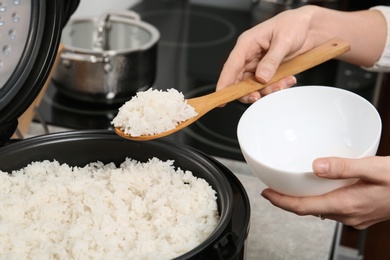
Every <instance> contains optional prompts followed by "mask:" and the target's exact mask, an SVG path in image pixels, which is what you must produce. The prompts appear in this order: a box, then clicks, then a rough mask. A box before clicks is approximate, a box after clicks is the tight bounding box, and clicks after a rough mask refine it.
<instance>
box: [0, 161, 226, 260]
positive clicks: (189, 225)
mask: <svg viewBox="0 0 390 260" xmlns="http://www.w3.org/2000/svg"><path fill="white" fill-rule="evenodd" d="M173 163H174V162H173V161H161V160H159V159H157V158H152V159H150V160H149V161H148V162H139V161H136V160H132V159H126V160H125V161H124V162H123V163H122V164H121V165H120V166H119V167H117V166H115V165H114V163H109V164H103V163H101V162H93V163H90V164H88V165H86V166H85V167H71V166H69V165H67V164H60V163H59V162H57V161H42V162H33V163H31V164H29V165H28V166H26V167H25V168H23V169H20V170H18V171H14V172H12V173H8V174H7V173H5V172H1V174H0V178H1V179H0V183H1V184H0V185H1V189H0V196H1V198H0V205H1V212H0V255H1V256H2V258H7V259H88V258H89V259H171V258H174V257H177V256H179V255H182V254H184V253H186V252H188V251H190V250H191V249H193V248H194V247H196V246H197V245H199V244H200V243H202V241H204V240H205V239H206V238H207V237H208V236H209V235H210V234H211V233H212V232H213V231H214V229H215V228H216V226H217V223H218V221H219V214H218V209H217V202H216V192H215V191H214V190H213V189H212V187H211V186H210V185H209V184H208V183H207V182H206V181H205V180H204V179H202V178H197V177H195V176H193V174H192V173H191V172H190V171H184V170H182V169H180V168H177V169H175V167H174V166H173Z"/></svg>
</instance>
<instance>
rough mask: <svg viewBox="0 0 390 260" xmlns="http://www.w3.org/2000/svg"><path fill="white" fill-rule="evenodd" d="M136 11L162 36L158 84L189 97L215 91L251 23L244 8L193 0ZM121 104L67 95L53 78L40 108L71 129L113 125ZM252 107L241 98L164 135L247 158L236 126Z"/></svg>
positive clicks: (214, 152) (215, 152) (231, 156)
mask: <svg viewBox="0 0 390 260" xmlns="http://www.w3.org/2000/svg"><path fill="white" fill-rule="evenodd" d="M132 10H134V11H136V12H137V13H139V14H140V16H141V19H142V20H143V21H145V22H147V23H150V24H152V25H154V26H155V27H156V28H157V29H158V30H159V31H160V34H161V39H160V41H159V44H158V57H157V75H156V80H155V84H154V86H153V88H156V89H163V90H165V89H169V88H176V89H178V90H179V91H180V92H182V93H183V94H184V96H185V97H186V98H191V97H195V96H200V95H204V94H207V93H211V92H213V91H215V84H216V82H217V80H218V76H219V72H220V70H221V68H222V66H223V63H224V61H225V60H226V58H227V56H228V54H229V52H230V50H231V49H232V47H233V46H234V44H235V41H236V39H237V37H238V35H239V34H240V33H241V32H243V31H244V30H246V29H247V28H249V27H250V16H249V14H248V12H246V11H243V10H230V9H223V8H218V7H209V6H202V5H195V4H190V3H188V1H148V0H146V1H143V2H141V3H140V4H138V5H136V6H134V7H133V8H132ZM121 105H122V104H97V103H88V102H85V101H78V100H74V99H73V98H69V97H67V96H64V95H63V94H62V93H60V92H59V91H58V90H57V87H56V85H55V84H54V83H53V82H52V83H51V84H50V86H49V88H48V89H47V91H46V93H45V95H44V97H43V100H42V102H41V105H40V107H39V110H40V113H41V114H42V117H43V118H44V120H45V121H46V123H47V124H53V125H58V126H62V127H66V128H71V129H112V126H111V124H110V121H111V120H112V118H113V117H114V116H115V115H116V113H117V110H118V108H119V106H121ZM246 108H247V105H244V104H242V103H240V102H238V101H235V102H231V103H229V104H228V105H227V106H226V107H224V108H217V109H214V110H213V111H210V112H209V113H208V114H206V115H205V116H203V117H202V118H201V119H200V120H199V121H197V122H195V123H194V124H192V125H190V126H189V127H187V128H185V129H183V130H182V131H180V132H178V133H175V134H173V135H171V136H168V137H165V139H169V140H173V141H176V142H181V143H184V144H187V145H189V146H191V147H193V148H195V149H199V150H201V151H203V152H205V153H207V154H210V155H214V156H219V157H223V158H229V159H234V160H244V159H243V156H242V154H241V151H240V149H239V145H238V141H237V136H236V128H237V124H238V121H239V119H240V117H241V115H242V113H243V112H244V111H245V109H246Z"/></svg>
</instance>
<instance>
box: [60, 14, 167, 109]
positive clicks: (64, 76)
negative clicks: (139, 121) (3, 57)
mask: <svg viewBox="0 0 390 260" xmlns="http://www.w3.org/2000/svg"><path fill="white" fill-rule="evenodd" d="M159 37H160V34H159V32H158V30H157V29H156V28H155V27H154V26H152V25H150V24H148V23H145V22H143V21H141V19H140V17H139V15H138V14H137V13H135V12H131V11H120V12H118V11H116V12H114V11H112V12H107V13H104V14H103V15H102V16H101V17H88V18H77V19H71V20H70V21H69V23H68V24H67V25H66V27H65V28H64V30H63V33H62V44H63V45H64V50H63V52H62V53H61V56H60V61H59V64H58V66H57V68H56V69H55V71H54V74H53V81H54V82H55V83H56V86H57V88H58V90H59V91H60V92H62V93H63V94H65V95H68V96H70V97H72V98H74V99H79V100H84V101H90V102H100V103H124V102H125V101H127V100H129V99H130V98H131V97H132V96H134V94H135V93H136V92H137V91H140V90H146V89H147V88H149V87H151V86H152V85H153V83H154V79H155V75H156V59H157V42H158V39H159Z"/></svg>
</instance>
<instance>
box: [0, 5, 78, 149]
mask: <svg viewBox="0 0 390 260" xmlns="http://www.w3.org/2000/svg"><path fill="white" fill-rule="evenodd" d="M78 3H79V0H24V1H21V0H4V1H0V142H1V144H3V143H5V142H7V141H8V140H9V138H11V136H12V135H13V133H14V132H15V130H16V127H17V124H18V123H17V119H18V117H20V116H21V115H22V114H23V112H24V111H25V110H26V109H27V108H28V107H29V106H30V104H31V103H32V102H33V101H34V100H35V98H36V96H37V95H38V94H39V92H40V90H41V89H42V87H43V85H44V83H45V81H46V79H47V77H48V75H49V73H50V69H51V67H52V65H53V63H54V59H55V57H56V54H57V49H58V45H59V41H60V38H61V32H62V28H63V26H64V25H65V24H66V22H67V21H68V19H69V17H70V15H71V14H72V13H73V12H74V11H75V10H76V8H77V6H78Z"/></svg>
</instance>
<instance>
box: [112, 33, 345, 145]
mask: <svg viewBox="0 0 390 260" xmlns="http://www.w3.org/2000/svg"><path fill="white" fill-rule="evenodd" d="M349 50H350V46H349V44H348V43H347V42H345V41H342V40H340V39H332V40H330V41H328V42H325V43H323V44H322V45H319V46H317V47H316V48H313V49H311V50H309V51H307V52H305V53H303V54H301V55H299V56H297V57H295V58H293V59H291V60H288V61H286V62H284V63H282V64H281V65H280V66H279V68H278V70H277V71H276V73H275V75H274V76H273V78H272V79H271V80H270V81H269V82H268V83H266V84H261V83H259V82H258V81H256V80H255V79H254V78H248V79H246V80H243V81H241V82H238V83H236V84H233V85H230V86H228V87H227V88H224V89H222V90H219V91H216V92H213V93H211V94H208V95H204V96H200V97H195V98H191V99H188V100H187V103H188V104H189V105H191V106H192V107H194V109H195V111H196V112H197V113H198V114H197V115H196V116H194V117H192V118H190V119H187V120H186V121H183V122H181V123H179V124H178V125H177V126H176V128H174V129H172V130H169V131H166V132H163V133H159V134H154V135H141V136H131V135H129V134H125V133H124V132H123V130H122V129H120V128H118V127H116V128H115V132H116V133H117V134H118V135H119V136H121V137H123V138H126V139H130V140H136V141H148V140H153V139H157V138H161V137H164V136H167V135H170V134H173V133H175V132H177V131H179V130H181V129H183V128H184V127H187V126H189V125H190V124H192V123H193V122H195V121H196V120H198V119H199V118H201V117H202V116H203V115H205V114H206V113H208V112H209V111H211V110H212V109H214V108H216V107H219V106H221V105H223V104H226V103H229V102H231V101H234V100H236V99H239V98H240V97H243V96H246V95H248V94H250V93H252V92H254V91H258V90H261V89H263V88H265V87H267V86H269V85H271V84H273V83H276V82H278V81H279V80H281V79H282V78H284V77H287V76H291V75H296V74H298V73H301V72H303V71H305V70H307V69H310V68H312V67H315V66H317V65H319V64H321V63H323V62H326V61H328V60H331V59H333V58H335V57H337V56H339V55H341V54H343V53H345V52H347V51H349Z"/></svg>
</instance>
